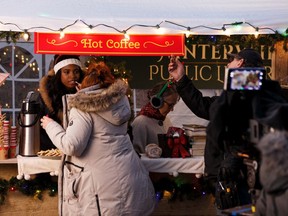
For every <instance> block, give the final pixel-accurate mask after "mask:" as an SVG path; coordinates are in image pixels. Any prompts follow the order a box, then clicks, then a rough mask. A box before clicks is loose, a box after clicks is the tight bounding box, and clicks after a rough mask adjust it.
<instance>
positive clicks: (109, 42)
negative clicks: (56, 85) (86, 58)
mask: <svg viewBox="0 0 288 216" xmlns="http://www.w3.org/2000/svg"><path fill="white" fill-rule="evenodd" d="M129 37H130V38H129V40H128V39H125V38H124V35H123V34H80V33H78V34H77V33H67V34H65V36H64V37H63V38H60V35H59V33H40V32H35V34H34V43H35V53H37V54H78V55H102V56H103V55H107V56H168V55H171V54H175V55H180V56H182V55H184V45H185V42H184V35H183V34H178V35H129Z"/></svg>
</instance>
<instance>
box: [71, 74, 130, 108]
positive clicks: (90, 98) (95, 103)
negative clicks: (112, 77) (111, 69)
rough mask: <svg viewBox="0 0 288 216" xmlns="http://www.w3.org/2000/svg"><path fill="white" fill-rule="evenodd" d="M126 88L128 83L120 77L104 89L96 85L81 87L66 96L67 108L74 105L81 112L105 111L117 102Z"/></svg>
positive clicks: (124, 93)
mask: <svg viewBox="0 0 288 216" xmlns="http://www.w3.org/2000/svg"><path fill="white" fill-rule="evenodd" d="M95 89H96V90H95ZM127 89H128V84H127V83H125V82H124V81H123V80H120V79H118V80H116V81H115V83H113V84H112V85H111V86H109V87H108V88H105V89H97V86H91V87H88V88H85V89H82V90H81V91H79V92H78V93H76V94H74V95H70V96H69V97H68V98H67V102H68V109H69V110H70V109H71V108H72V107H75V108H77V109H79V110H81V111H83V112H101V111H105V110H107V109H108V108H109V107H110V106H112V105H114V104H116V103H117V102H119V101H120V100H121V99H122V98H123V96H125V95H126V93H127Z"/></svg>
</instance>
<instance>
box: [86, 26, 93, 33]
mask: <svg viewBox="0 0 288 216" xmlns="http://www.w3.org/2000/svg"><path fill="white" fill-rule="evenodd" d="M92 29H93V26H92V25H89V26H88V28H87V29H86V30H85V34H91V33H92Z"/></svg>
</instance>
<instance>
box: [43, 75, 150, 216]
mask: <svg viewBox="0 0 288 216" xmlns="http://www.w3.org/2000/svg"><path fill="white" fill-rule="evenodd" d="M126 91H127V84H126V83H125V82H123V81H122V80H117V81H116V82H115V83H114V84H112V85H111V86H110V87H108V88H107V89H99V87H98V86H97V85H96V86H92V87H89V88H87V89H83V90H81V91H80V92H78V93H77V94H75V95H70V96H69V97H68V98H67V103H68V110H70V111H69V114H68V113H67V112H66V117H64V121H65V118H67V117H68V126H67V129H66V130H64V129H63V128H62V127H61V126H60V125H59V124H58V123H56V122H51V123H49V124H48V125H47V127H46V132H47V133H48V135H49V137H50V139H51V140H52V141H53V143H54V145H55V146H56V147H57V148H59V149H60V150H61V151H62V152H63V153H64V154H65V156H64V158H63V159H62V161H63V163H62V173H61V175H60V176H59V211H60V212H59V215H65V216H66V215H73V216H75V215H85V216H90V215H93V216H94V215H102V216H104V215H107V216H121V215H127V216H128V215H129V216H133V215H135V216H144V215H150V214H151V213H152V212H153V209H154V204H155V196H154V188H153V185H152V182H151V180H150V178H149V173H148V171H147V170H146V169H145V167H144V166H143V165H142V162H141V160H140V159H139V157H138V156H137V154H136V152H135V151H134V150H133V146H132V143H131V141H130V138H129V136H128V134H127V121H128V120H129V118H130V114H131V110H130V105H129V101H128V99H127V97H126V95H125V94H126ZM64 125H65V124H64Z"/></svg>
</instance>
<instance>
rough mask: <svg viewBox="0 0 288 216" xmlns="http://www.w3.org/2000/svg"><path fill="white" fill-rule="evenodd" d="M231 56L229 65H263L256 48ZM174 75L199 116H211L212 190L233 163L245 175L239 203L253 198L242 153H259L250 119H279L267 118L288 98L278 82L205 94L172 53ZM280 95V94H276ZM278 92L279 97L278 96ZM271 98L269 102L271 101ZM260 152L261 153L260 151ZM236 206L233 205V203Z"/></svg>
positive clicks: (208, 175)
mask: <svg viewBox="0 0 288 216" xmlns="http://www.w3.org/2000/svg"><path fill="white" fill-rule="evenodd" d="M227 55H228V56H229V57H230V62H229V63H228V64H227V67H228V68H240V67H263V61H262V58H261V56H260V54H259V53H258V52H256V51H255V50H253V49H243V50H242V51H240V52H239V53H237V54H227ZM168 71H169V73H170V75H171V76H172V77H173V78H174V80H175V81H176V86H177V91H178V93H179V95H180V97H181V98H182V99H183V101H184V102H185V104H186V105H187V106H188V108H189V109H190V110H191V111H192V112H193V113H194V114H195V115H197V116H198V117H201V118H204V119H206V120H209V124H208V126H207V138H206V146H205V154H204V160H205V174H204V178H205V180H206V182H207V183H208V184H210V186H211V187H210V189H211V190H212V193H213V194H214V193H215V185H216V182H217V177H218V174H219V169H220V167H221V166H222V167H223V166H229V169H230V171H231V176H234V177H235V178H236V177H237V178H238V177H239V179H241V182H240V186H239V187H240V189H239V194H241V195H239V196H240V198H239V199H240V200H239V202H238V203H237V204H239V205H244V204H247V203H250V202H251V199H250V195H249V194H248V190H249V188H248V185H247V183H246V179H245V178H246V177H245V172H246V167H245V166H244V164H243V158H239V157H237V155H238V153H243V154H246V153H249V154H251V153H252V154H258V152H257V151H255V148H254V147H251V142H250V140H249V134H248V133H249V122H250V119H254V118H256V119H257V120H259V121H261V122H262V123H271V122H274V124H276V123H275V122H277V119H276V120H275V118H274V119H270V120H268V119H267V116H268V115H269V114H270V113H269V110H270V111H271V110H272V109H271V106H272V104H274V103H275V102H276V101H277V102H278V103H279V104H282V103H283V102H285V99H284V98H283V97H282V96H278V95H280V94H281V88H280V85H279V83H278V82H275V81H268V80H267V81H265V82H264V83H263V86H262V88H261V90H260V91H226V90H223V92H222V94H221V95H220V96H213V97H204V96H203V95H202V93H201V92H200V91H199V90H198V89H197V88H196V87H195V86H194V84H193V82H192V81H191V80H190V79H189V78H188V77H187V75H185V71H184V67H183V65H182V63H181V62H180V61H179V60H177V59H176V58H175V57H173V56H172V57H171V60H170V63H169V65H168ZM276 95H277V96H276ZM275 96H276V97H275ZM267 101H269V103H267ZM257 156H258V155H257ZM231 207H232V206H231Z"/></svg>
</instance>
